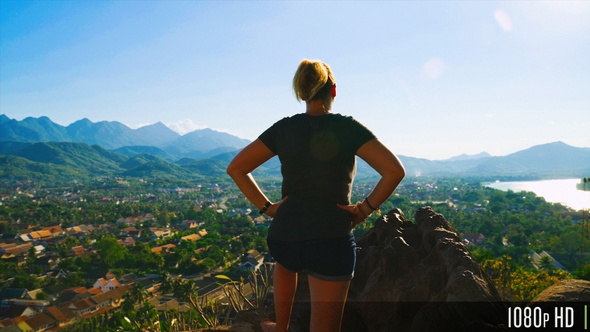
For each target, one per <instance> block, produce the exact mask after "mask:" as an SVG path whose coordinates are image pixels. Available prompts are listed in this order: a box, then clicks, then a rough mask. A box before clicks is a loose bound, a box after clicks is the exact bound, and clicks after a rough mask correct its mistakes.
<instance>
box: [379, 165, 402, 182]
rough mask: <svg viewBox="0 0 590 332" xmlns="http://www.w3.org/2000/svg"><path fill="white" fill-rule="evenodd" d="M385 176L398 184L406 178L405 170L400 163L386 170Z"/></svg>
mask: <svg viewBox="0 0 590 332" xmlns="http://www.w3.org/2000/svg"><path fill="white" fill-rule="evenodd" d="M385 174H386V176H388V177H389V178H391V179H393V180H394V181H396V182H398V183H399V182H401V181H402V180H403V178H404V177H405V176H406V169H405V168H404V166H403V165H402V164H401V163H399V164H398V163H396V164H394V165H391V167H389V168H388V169H387V172H386V173H385ZM385 174H384V175H385Z"/></svg>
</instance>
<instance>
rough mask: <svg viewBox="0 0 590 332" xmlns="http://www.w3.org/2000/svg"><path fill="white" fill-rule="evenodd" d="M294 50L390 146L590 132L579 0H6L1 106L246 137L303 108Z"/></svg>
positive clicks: (588, 143) (430, 150) (501, 146)
mask: <svg viewBox="0 0 590 332" xmlns="http://www.w3.org/2000/svg"><path fill="white" fill-rule="evenodd" d="M303 58H309V59H320V60H323V61H325V62H327V63H328V64H330V66H331V67H332V69H333V71H334V74H335V77H336V81H337V85H338V96H337V98H336V101H335V104H334V109H333V111H334V112H337V113H342V114H348V115H352V116H354V117H355V118H357V119H358V120H360V121H361V122H362V123H364V124H365V125H366V126H367V127H369V128H370V129H371V130H372V131H373V132H374V133H375V134H376V135H377V136H378V137H379V139H380V140H382V141H383V142H384V143H385V144H386V145H387V146H389V147H390V149H391V150H392V151H394V152H395V153H397V154H400V155H405V156H412V157H421V158H428V159H445V158H450V157H452V156H456V155H459V154H463V153H466V154H476V153H479V152H482V151H486V152H488V153H491V154H492V155H506V154H509V153H512V152H516V151H518V150H521V149H525V148H528V147H531V146H533V145H538V144H544V143H549V142H554V141H563V142H565V143H568V144H570V145H573V146H578V147H590V134H589V133H590V130H589V129H590V2H588V1H546V2H543V1H374V2H372V1H358V2H357V1H319V2H311V1H240V2H233V1H180V0H172V1H157V0H151V1H147V0H145V1H142V0H135V1H133V0H126V1H123V0H121V1H75V0H69V1H60V0H52V1H26V0H25V1H12V0H2V1H0V113H1V114H6V115H7V116H8V117H10V118H14V119H17V120H22V119H24V118H26V117H29V116H32V117H39V116H48V117H49V118H51V119H52V120H53V121H54V122H57V123H59V124H61V125H69V124H70V123H72V122H74V121H76V120H79V119H82V118H88V119H90V120H91V121H93V122H98V121H104V120H106V121H119V122H122V123H124V124H126V125H128V126H130V127H133V128H136V127H140V126H142V125H146V124H152V123H155V122H158V121H159V122H162V123H165V124H167V125H168V126H169V127H171V128H174V129H175V130H177V131H180V132H181V133H185V132H187V131H191V130H195V129H200V128H205V127H208V128H213V129H216V130H220V131H226V132H229V133H232V134H234V135H237V136H239V137H242V138H247V139H251V140H253V139H255V138H256V137H257V136H258V134H260V133H261V132H262V131H263V130H264V129H266V128H267V127H268V126H270V125H271V124H272V123H274V122H275V121H277V120H278V119H281V118H282V117H285V116H289V115H291V114H294V113H299V112H303V111H304V104H299V103H298V102H297V101H296V100H295V98H294V95H293V93H292V91H291V79H292V75H293V73H294V72H295V69H296V67H297V65H298V63H299V61H300V60H301V59H303Z"/></svg>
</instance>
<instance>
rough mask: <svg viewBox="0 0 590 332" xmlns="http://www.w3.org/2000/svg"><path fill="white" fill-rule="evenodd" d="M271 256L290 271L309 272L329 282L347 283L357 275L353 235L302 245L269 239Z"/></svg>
mask: <svg viewBox="0 0 590 332" xmlns="http://www.w3.org/2000/svg"><path fill="white" fill-rule="evenodd" d="M266 242H267V244H268V249H269V251H270V254H271V255H272V257H273V258H274V259H275V260H276V261H277V262H278V263H279V264H281V265H282V266H283V267H285V268H286V269H287V270H289V271H292V272H304V271H305V272H307V273H308V274H309V275H311V276H314V277H316V278H318V279H322V280H326V281H346V280H351V279H352V277H353V276H354V266H355V264H356V242H355V240H354V236H349V237H345V238H337V239H321V240H307V241H299V242H283V241H274V240H272V239H270V238H267V240H266Z"/></svg>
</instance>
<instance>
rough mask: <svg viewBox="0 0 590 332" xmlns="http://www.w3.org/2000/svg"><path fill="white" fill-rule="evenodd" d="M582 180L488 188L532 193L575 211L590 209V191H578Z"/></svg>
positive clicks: (494, 184) (499, 183) (521, 182)
mask: <svg viewBox="0 0 590 332" xmlns="http://www.w3.org/2000/svg"><path fill="white" fill-rule="evenodd" d="M578 183H580V179H562V180H540V181H511V182H494V183H488V184H486V186H487V187H490V188H494V189H499V190H503V191H507V190H512V191H515V192H518V191H530V192H534V193H535V194H536V195H537V196H540V197H543V198H544V199H545V200H546V201H547V202H551V203H561V204H563V205H566V206H569V207H571V208H572V209H575V210H583V209H590V191H583V190H578V189H576V184H578Z"/></svg>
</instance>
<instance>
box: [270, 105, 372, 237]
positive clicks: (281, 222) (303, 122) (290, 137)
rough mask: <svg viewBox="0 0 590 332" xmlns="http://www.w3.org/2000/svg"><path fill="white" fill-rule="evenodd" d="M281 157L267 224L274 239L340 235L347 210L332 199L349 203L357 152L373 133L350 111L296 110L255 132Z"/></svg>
mask: <svg viewBox="0 0 590 332" xmlns="http://www.w3.org/2000/svg"><path fill="white" fill-rule="evenodd" d="M259 138H260V140H261V141H262V142H263V143H264V144H265V145H266V146H267V147H268V148H269V149H270V150H271V151H272V152H274V153H275V154H277V155H278V157H279V160H280V161H281V173H282V175H283V185H282V195H283V197H285V196H287V197H288V199H287V200H286V201H285V202H284V203H283V204H282V205H281V206H280V207H279V209H278V211H277V214H276V215H275V218H274V220H273V222H272V223H271V226H270V228H269V237H270V238H272V239H273V240H277V241H301V240H311V239H321V238H335V237H343V236H347V235H349V234H350V232H351V231H352V227H351V215H350V214H348V213H347V212H346V211H344V210H342V209H340V208H338V207H337V206H336V203H340V204H350V194H351V189H352V181H353V179H354V175H355V173H356V152H357V150H358V149H359V148H360V147H361V146H362V145H363V144H365V143H366V142H368V141H370V140H372V139H374V138H375V136H374V135H373V133H371V131H369V130H368V129H367V128H366V127H365V126H363V125H362V124H360V123H359V122H358V121H356V120H355V119H353V118H352V117H350V116H344V115H340V114H332V113H329V114H325V115H321V116H311V115H308V114H305V113H304V114H297V115H294V116H291V117H287V118H284V119H282V120H280V121H278V122H276V123H275V124H274V125H272V126H271V127H270V128H268V129H267V130H266V131H265V132H263V133H262V134H261V135H260V136H259Z"/></svg>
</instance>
